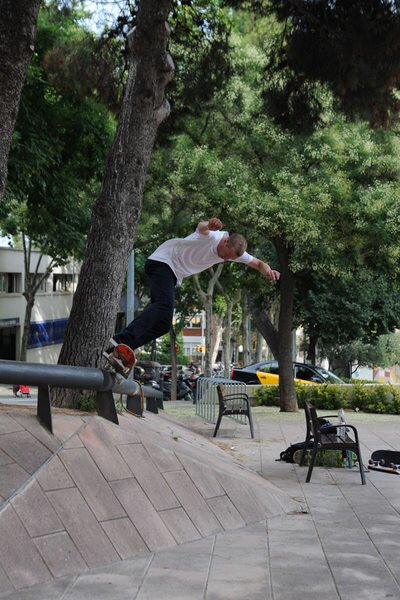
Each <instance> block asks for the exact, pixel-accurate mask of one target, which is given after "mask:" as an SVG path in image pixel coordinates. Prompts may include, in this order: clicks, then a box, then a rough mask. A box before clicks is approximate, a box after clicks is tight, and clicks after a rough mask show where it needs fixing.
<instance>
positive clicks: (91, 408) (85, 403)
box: [79, 396, 96, 412]
mask: <svg viewBox="0 0 400 600" xmlns="http://www.w3.org/2000/svg"><path fill="white" fill-rule="evenodd" d="M79 410H83V411H85V412H95V411H96V400H95V399H94V398H91V397H90V396H81V397H80V399H79Z"/></svg>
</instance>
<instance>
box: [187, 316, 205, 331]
mask: <svg viewBox="0 0 400 600" xmlns="http://www.w3.org/2000/svg"><path fill="white" fill-rule="evenodd" d="M185 327H187V328H195V329H200V328H201V315H194V316H193V317H190V318H188V319H187V321H186V323H185Z"/></svg>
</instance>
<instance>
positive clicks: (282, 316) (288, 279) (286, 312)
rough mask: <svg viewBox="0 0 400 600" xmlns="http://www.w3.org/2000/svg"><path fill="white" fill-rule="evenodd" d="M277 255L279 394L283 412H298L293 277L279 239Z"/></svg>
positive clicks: (276, 245)
mask: <svg viewBox="0 0 400 600" xmlns="http://www.w3.org/2000/svg"><path fill="white" fill-rule="evenodd" d="M274 243H275V247H276V250H277V253H278V258H279V266H280V272H281V278H280V310H279V354H278V356H279V393H280V407H281V411H283V412H296V411H297V410H298V407H297V400H296V394H295V387H294V379H293V365H292V361H293V357H292V353H293V336H292V329H293V301H294V275H293V273H292V271H291V270H290V268H289V249H288V247H287V244H286V242H285V241H284V240H282V239H281V238H276V239H275V240H274Z"/></svg>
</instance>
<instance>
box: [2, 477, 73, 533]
mask: <svg viewBox="0 0 400 600" xmlns="http://www.w3.org/2000/svg"><path fill="white" fill-rule="evenodd" d="M11 504H12V506H13V507H14V510H15V512H16V513H17V514H18V516H19V518H20V519H21V521H22V522H23V524H24V525H25V527H26V530H27V532H28V533H29V535H30V536H31V537H35V536H39V535H46V534H48V533H54V532H56V531H62V530H63V529H64V527H63V524H62V523H61V521H60V519H59V518H58V516H57V513H56V512H55V510H54V508H53V507H52V505H51V504H50V502H49V501H48V499H47V497H46V495H45V494H44V492H42V490H41V489H40V486H39V484H38V483H37V481H35V480H33V481H31V482H30V483H29V484H28V485H27V487H26V488H25V489H24V491H23V493H22V494H19V495H18V496H16V497H15V498H13V500H12V502H11Z"/></svg>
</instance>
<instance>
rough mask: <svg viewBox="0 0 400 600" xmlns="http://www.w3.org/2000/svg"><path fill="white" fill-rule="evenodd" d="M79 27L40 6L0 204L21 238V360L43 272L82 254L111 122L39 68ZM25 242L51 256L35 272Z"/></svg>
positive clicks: (7, 229) (70, 17) (1, 218)
mask: <svg viewBox="0 0 400 600" xmlns="http://www.w3.org/2000/svg"><path fill="white" fill-rule="evenodd" d="M84 35H85V32H84V30H82V28H80V27H79V26H78V24H77V15H76V14H75V13H74V12H73V11H71V12H69V13H68V14H63V15H60V12H59V10H58V9H57V7H56V6H53V5H50V6H45V7H44V8H43V9H42V11H41V12H40V15H39V24H38V33H37V46H36V48H37V49H36V52H35V56H34V58H33V60H32V64H31V65H30V67H29V69H28V75H27V81H26V85H25V87H24V90H23V92H22V95H21V106H20V111H19V115H18V119H17V123H16V127H15V132H14V139H13V144H12V148H11V153H10V160H9V177H8V184H7V188H6V192H5V197H4V201H3V203H2V206H1V208H0V225H1V229H2V231H3V232H4V233H7V234H11V235H12V236H13V237H14V238H15V239H16V240H17V241H18V242H21V240H22V248H23V250H24V261H25V282H24V290H23V294H24V296H25V298H26V302H27V304H26V311H25V319H24V330H23V337H22V341H21V353H20V357H19V358H20V360H25V359H26V350H27V342H28V336H29V328H30V319H31V313H32V308H33V305H34V302H35V296H36V292H37V291H38V289H39V287H40V284H41V282H42V280H43V279H44V278H45V277H46V276H47V275H48V274H49V273H50V272H51V270H52V268H53V267H55V266H57V265H61V264H65V262H67V261H68V260H69V259H70V258H71V257H75V258H78V259H79V258H82V256H83V251H84V241H85V235H86V231H87V228H88V224H89V218H90V206H91V203H92V200H93V191H94V190H96V188H98V187H99V184H100V177H101V170H102V163H103V161H104V157H105V154H106V151H107V149H108V146H109V144H110V143H111V136H112V133H113V130H114V123H113V119H112V118H111V117H110V115H109V113H108V111H107V110H106V109H105V108H104V106H103V105H101V104H99V103H98V102H95V101H94V100H89V99H87V98H84V97H81V96H80V95H78V94H76V93H74V92H73V91H71V90H66V89H64V90H63V91H62V92H60V90H59V89H58V88H57V87H55V86H54V84H53V82H52V81H51V77H50V76H49V74H48V72H47V71H46V57H47V55H48V53H49V52H51V51H52V49H53V47H54V44H57V43H61V42H66V41H67V40H68V41H69V43H72V44H73V43H74V40H76V39H81V38H82V36H84ZM32 248H36V249H39V250H40V252H41V253H42V255H43V254H48V255H49V256H50V257H51V262H50V263H49V265H48V267H47V269H46V270H45V272H40V262H41V259H39V261H38V263H37V264H32V262H31V258H32V252H31V250H32Z"/></svg>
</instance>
